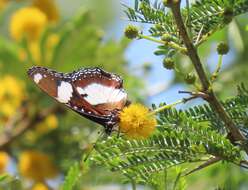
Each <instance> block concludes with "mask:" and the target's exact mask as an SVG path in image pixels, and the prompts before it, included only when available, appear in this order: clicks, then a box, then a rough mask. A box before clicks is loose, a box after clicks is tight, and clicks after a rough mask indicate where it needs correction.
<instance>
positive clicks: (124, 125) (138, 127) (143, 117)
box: [119, 104, 157, 138]
mask: <svg viewBox="0 0 248 190" xmlns="http://www.w3.org/2000/svg"><path fill="white" fill-rule="evenodd" d="M156 125H157V122H156V119H155V118H154V116H153V115H151V114H149V109H148V108H147V107H145V106H143V105H141V104H131V105H130V106H128V107H126V108H124V109H123V111H122V112H121V113H120V123H119V126H120V131H121V132H123V133H125V134H126V135H127V136H128V137H130V138H147V137H149V136H150V135H151V134H152V133H153V131H154V130H155V127H156Z"/></svg>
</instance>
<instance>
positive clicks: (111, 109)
mask: <svg viewBox="0 0 248 190" xmlns="http://www.w3.org/2000/svg"><path fill="white" fill-rule="evenodd" d="M28 75H29V77H30V78H32V80H33V81H34V82H35V83H36V84H37V85H38V86H39V87H40V88H41V89H42V90H43V91H45V92H46V93H47V94H48V95H50V96H52V97H53V98H55V99H56V100H57V101H59V102H60V103H63V104H65V105H66V106H68V107H69V108H71V109H72V110H74V111H75V112H77V113H79V114H81V115H83V116H84V117H86V118H88V119H90V120H92V121H95V122H97V123H99V124H101V125H103V126H107V125H108V123H111V124H114V123H115V122H116V121H114V120H117V115H116V113H117V111H118V110H121V109H122V108H123V107H124V106H125V105H126V101H127V94H126V92H125V91H124V89H123V88H122V79H121V78H120V77H119V76H117V75H114V74H112V73H108V72H105V71H103V70H101V69H99V68H88V69H80V70H78V71H75V72H72V73H68V74H63V73H59V72H56V71H53V70H50V69H47V68H44V67H32V68H31V69H29V71H28ZM113 121H114V122H113Z"/></svg>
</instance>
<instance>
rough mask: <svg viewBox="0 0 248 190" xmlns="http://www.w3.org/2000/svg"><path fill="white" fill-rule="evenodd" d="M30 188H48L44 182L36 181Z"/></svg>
mask: <svg viewBox="0 0 248 190" xmlns="http://www.w3.org/2000/svg"><path fill="white" fill-rule="evenodd" d="M31 190H49V188H48V187H47V186H46V185H45V184H44V183H36V184H35V185H34V186H33V187H32V189H31Z"/></svg>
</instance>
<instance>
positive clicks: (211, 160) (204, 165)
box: [183, 157, 222, 176]
mask: <svg viewBox="0 0 248 190" xmlns="http://www.w3.org/2000/svg"><path fill="white" fill-rule="evenodd" d="M221 160H222V159H221V158H220V157H213V158H210V159H209V160H207V161H206V162H204V163H203V164H201V165H199V166H198V167H196V168H194V169H193V170H190V171H189V172H187V173H186V174H184V175H183V176H187V175H190V174H192V173H195V172H196V171H198V170H201V169H203V168H206V167H208V166H211V165H213V164H215V163H217V162H219V161H221Z"/></svg>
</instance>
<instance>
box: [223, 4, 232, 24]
mask: <svg viewBox="0 0 248 190" xmlns="http://www.w3.org/2000/svg"><path fill="white" fill-rule="evenodd" d="M233 16H234V14H233V9H232V8H230V7H227V8H225V9H224V12H223V22H224V23H225V24H228V23H230V22H231V21H232V19H233Z"/></svg>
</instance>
